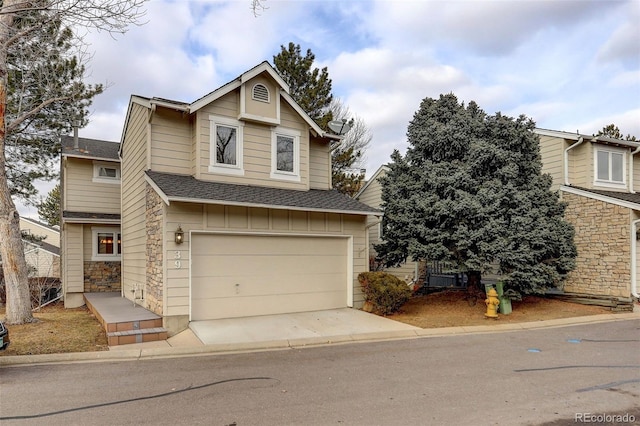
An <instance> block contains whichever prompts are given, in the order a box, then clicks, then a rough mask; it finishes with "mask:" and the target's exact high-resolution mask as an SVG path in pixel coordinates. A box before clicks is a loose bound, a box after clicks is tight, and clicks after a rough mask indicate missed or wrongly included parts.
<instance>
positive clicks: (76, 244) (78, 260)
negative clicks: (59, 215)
mask: <svg viewBox="0 0 640 426" xmlns="http://www.w3.org/2000/svg"><path fill="white" fill-rule="evenodd" d="M64 227H65V233H64V239H63V241H62V244H63V246H62V251H63V253H64V256H63V257H62V261H63V265H62V284H63V286H64V293H65V295H66V294H67V293H82V292H83V291H84V269H83V256H82V253H83V251H84V241H83V237H82V235H83V229H84V227H83V225H76V224H69V223H67V224H65V225H64Z"/></svg>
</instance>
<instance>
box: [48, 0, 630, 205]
mask: <svg viewBox="0 0 640 426" xmlns="http://www.w3.org/2000/svg"><path fill="white" fill-rule="evenodd" d="M266 4H267V6H268V7H269V8H268V9H267V10H264V11H263V12H262V13H261V16H259V17H257V18H256V17H254V16H253V14H252V13H251V11H250V9H249V0H234V1H211V0H199V1H188V0H182V1H164V0H154V1H151V2H149V3H147V6H148V14H147V18H146V19H148V21H149V22H148V23H147V24H146V25H143V26H140V27H133V28H131V29H130V31H129V32H128V33H126V34H124V35H122V36H118V37H116V40H114V39H112V38H110V37H109V36H108V35H106V34H104V33H92V34H90V35H88V36H87V40H89V41H91V43H92V44H91V49H92V50H93V51H94V52H95V53H94V56H93V58H92V60H91V62H90V72H91V75H90V79H89V80H90V82H101V83H105V82H109V83H111V86H110V87H109V88H108V90H107V91H106V92H105V93H104V94H102V95H100V96H98V97H97V98H96V99H95V102H94V104H93V106H92V116H91V124H90V125H89V126H88V127H87V128H86V129H82V130H81V136H86V137H93V138H98V139H107V140H119V139H120V133H121V131H122V126H123V123H124V115H125V113H126V109H127V104H128V102H129V98H130V95H131V94H139V95H142V96H158V97H164V98H170V99H176V100H181V101H187V102H191V101H193V100H195V99H197V98H199V97H201V96H202V95H204V94H206V93H208V92H210V91H212V90H214V89H216V88H217V87H219V86H221V85H222V84H224V83H226V82H228V81H230V80H231V79H233V78H235V77H236V76H238V75H239V74H241V73H242V72H243V71H245V70H247V69H249V68H251V67H253V66H254V65H256V64H258V63H260V62H262V61H263V60H268V61H271V60H272V57H273V55H276V54H277V53H278V52H279V51H280V45H287V44H288V43H289V42H290V41H292V42H294V43H298V44H300V45H301V48H302V50H303V54H304V52H305V51H306V49H307V48H311V50H312V51H313V53H314V54H315V55H316V64H315V65H316V66H318V67H323V66H327V67H328V69H329V75H330V77H331V78H332V80H333V88H334V95H335V96H336V97H339V98H341V99H343V101H344V102H345V104H346V105H347V106H348V107H349V108H350V110H351V111H352V112H353V113H354V114H357V115H358V116H359V117H361V118H362V119H363V120H364V121H365V122H366V124H367V125H368V127H369V128H370V129H371V131H372V134H373V141H372V144H371V147H370V148H369V152H368V153H367V154H366V157H367V169H368V173H372V172H373V171H375V170H376V169H377V168H378V166H379V165H380V164H382V163H386V162H388V161H389V156H390V155H391V152H392V150H393V149H399V150H401V151H404V150H405V149H406V144H407V143H406V136H405V134H406V129H407V125H408V123H409V121H410V120H411V119H412V117H413V114H414V113H415V111H416V110H417V109H418V108H419V106H420V102H421V100H422V99H424V98H425V97H427V96H429V97H438V96H439V95H440V94H442V93H450V92H452V93H454V94H456V96H458V99H459V100H460V101H465V102H469V101H471V100H474V101H476V102H477V103H478V105H479V106H480V107H481V108H482V109H484V110H485V111H486V112H487V113H489V114H493V113H495V112H496V111H501V112H503V113H505V114H508V115H511V116H517V115H519V114H526V115H527V116H529V117H532V118H533V119H534V120H535V121H536V122H537V124H538V126H540V127H545V128H550V129H555V130H565V131H575V130H576V129H580V131H581V132H583V133H594V132H596V131H597V130H598V129H600V128H602V127H603V126H605V125H607V124H609V123H615V124H617V125H618V126H619V127H620V129H622V130H623V131H624V132H626V133H631V134H635V135H636V136H640V128H639V126H640V112H639V111H640V60H639V59H638V57H639V56H640V54H639V52H638V42H637V40H638V39H639V37H638V35H639V33H638V32H639V31H640V30H639V28H640V27H639V26H638V25H637V22H638V21H639V20H640V2H638V1H636V0H612V1H542V2H541V1H499V0H493V1H492V0H482V1H472V0H468V1H461V2H447V1H441V0H433V1H391V0H379V1H366V2H365V1H355V2H335V1H311V0H310V1H304V2H300V1H293V0H269V1H268V2H267V3H266ZM45 194H46V192H45Z"/></svg>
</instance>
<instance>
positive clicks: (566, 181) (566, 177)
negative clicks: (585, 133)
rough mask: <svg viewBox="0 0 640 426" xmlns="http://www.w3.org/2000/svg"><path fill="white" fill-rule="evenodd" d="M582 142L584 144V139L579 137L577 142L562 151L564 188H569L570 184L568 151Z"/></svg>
mask: <svg viewBox="0 0 640 426" xmlns="http://www.w3.org/2000/svg"><path fill="white" fill-rule="evenodd" d="M582 142H584V138H583V137H582V136H580V138H579V139H578V142H576V143H574V144H573V145H571V146H570V147H569V148H567V149H565V150H564V184H565V185H566V186H571V184H570V183H569V151H570V150H572V149H573V148H575V147H577V146H578V145H580V144H581V143H582Z"/></svg>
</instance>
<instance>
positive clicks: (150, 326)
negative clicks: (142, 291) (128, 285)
mask: <svg viewBox="0 0 640 426" xmlns="http://www.w3.org/2000/svg"><path fill="white" fill-rule="evenodd" d="M84 300H85V303H86V304H87V307H88V308H89V310H90V311H91V312H92V313H93V314H94V315H95V316H96V318H97V319H98V321H99V322H100V324H102V326H103V327H104V329H105V331H106V332H107V340H108V344H109V346H117V345H126V344H131V343H145V342H155V341H159V340H167V337H168V336H167V330H166V329H164V328H163V327H162V317H161V316H159V315H156V314H154V313H153V312H151V311H148V310H146V309H145V308H143V307H141V306H139V305H134V303H133V302H132V301H130V300H128V299H126V298H124V297H122V296H120V293H85V294H84Z"/></svg>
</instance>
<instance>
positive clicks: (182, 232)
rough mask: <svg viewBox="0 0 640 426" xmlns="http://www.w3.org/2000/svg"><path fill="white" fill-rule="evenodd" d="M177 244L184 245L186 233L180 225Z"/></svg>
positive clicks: (176, 233) (176, 239)
mask: <svg viewBox="0 0 640 426" xmlns="http://www.w3.org/2000/svg"><path fill="white" fill-rule="evenodd" d="M175 242H176V244H182V243H184V231H183V230H182V227H181V226H180V225H178V229H176V232H175Z"/></svg>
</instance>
